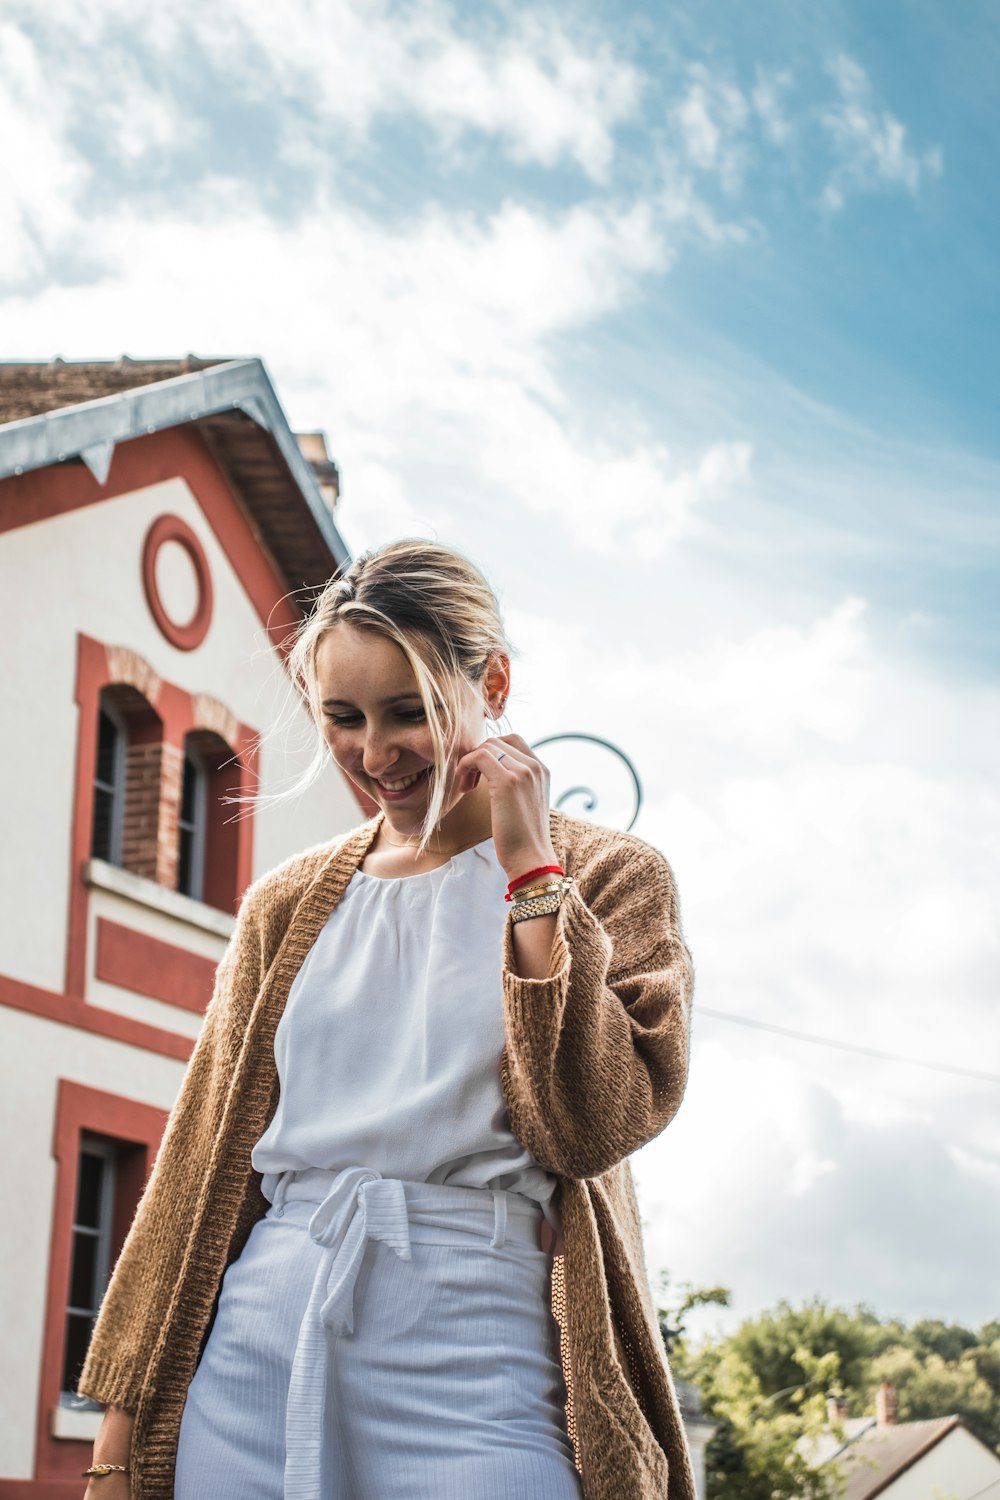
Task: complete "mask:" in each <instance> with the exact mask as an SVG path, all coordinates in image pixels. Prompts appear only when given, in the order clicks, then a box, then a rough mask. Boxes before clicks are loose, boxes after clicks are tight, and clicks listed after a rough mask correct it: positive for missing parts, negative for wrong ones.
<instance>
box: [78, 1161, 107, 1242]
mask: <svg viewBox="0 0 1000 1500" xmlns="http://www.w3.org/2000/svg"><path fill="white" fill-rule="evenodd" d="M106 1170H107V1167H106V1165H105V1161H104V1158H103V1156H91V1155H90V1154H89V1153H88V1152H86V1151H84V1152H83V1153H82V1154H81V1156H80V1181H79V1183H78V1184H77V1190H76V1220H75V1222H76V1223H77V1224H88V1225H89V1226H90V1228H91V1229H97V1228H98V1227H99V1225H100V1222H101V1188H102V1186H103V1183H104V1173H105V1171H106Z"/></svg>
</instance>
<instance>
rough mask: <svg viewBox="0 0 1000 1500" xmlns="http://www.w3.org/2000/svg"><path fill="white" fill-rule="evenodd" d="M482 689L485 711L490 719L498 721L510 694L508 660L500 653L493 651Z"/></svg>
mask: <svg viewBox="0 0 1000 1500" xmlns="http://www.w3.org/2000/svg"><path fill="white" fill-rule="evenodd" d="M484 689H485V695H486V711H487V713H488V714H489V716H490V718H491V719H499V717H500V715H501V714H502V713H503V710H504V705H505V703H506V702H507V697H508V694H509V693H510V658H509V657H508V656H505V655H504V653H503V652H502V651H495V652H494V653H493V655H492V657H491V658H490V662H489V665H488V666H487V668H486V679H485V682H484Z"/></svg>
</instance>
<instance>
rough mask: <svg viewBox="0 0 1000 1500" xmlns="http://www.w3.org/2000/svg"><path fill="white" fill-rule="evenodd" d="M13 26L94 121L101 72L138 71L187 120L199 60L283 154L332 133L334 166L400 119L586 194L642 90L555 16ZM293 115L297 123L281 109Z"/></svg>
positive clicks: (422, 2)
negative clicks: (261, 117)
mask: <svg viewBox="0 0 1000 1500" xmlns="http://www.w3.org/2000/svg"><path fill="white" fill-rule="evenodd" d="M22 13H23V14H24V16H25V18H26V19H27V20H28V21H29V23H30V25H31V26H32V28H33V29H34V30H37V31H39V32H41V33H42V34H44V35H45V36H46V38H47V42H48V48H47V50H48V52H49V55H50V58H51V62H52V65H53V67H54V69H55V72H56V74H57V76H58V78H59V80H60V82H61V83H62V85H63V87H64V88H65V89H66V90H67V91H68V92H70V93H71V94H72V96H73V101H74V103H75V104H76V106H77V107H78V108H80V107H86V108H93V107H94V106H97V108H98V109H99V110H100V111H101V112H104V111H105V110H106V100H107V78H108V71H109V70H110V71H111V72H112V73H119V74H122V75H126V76H127V75H128V74H129V72H130V71H131V70H133V69H134V68H135V66H136V59H145V60H147V61H148V62H149V63H150V64H151V67H150V71H151V72H152V73H155V75H156V76H157V77H158V79H159V80H160V86H161V87H163V88H165V89H172V90H173V94H174V99H175V107H176V109H177V110H178V111H179V112H180V113H181V114H183V112H184V110H185V108H186V107H187V94H186V90H187V88H188V87H189V85H190V76H189V75H190V59H191V58H192V57H197V59H198V68H199V70H204V69H206V68H207V69H208V70H209V71H214V73H215V77H216V79H217V80H218V82H219V83H220V84H221V85H222V86H223V87H224V88H225V91H226V92H227V94H229V95H231V96H235V97H239V98H241V99H242V101H243V102H244V103H248V102H250V103H252V104H253V105H254V106H256V107H259V108H266V109H267V110H268V111H269V112H270V111H272V110H274V108H275V105H276V104H277V105H278V106H279V108H278V109H277V111H276V122H275V128H276V129H277V130H278V131H279V132H281V133H282V135H283V136H285V138H286V140H287V141H289V142H291V141H292V140H295V139H296V138H298V140H299V142H300V144H301V138H302V136H306V137H309V136H310V135H313V134H315V132H316V131H317V130H318V129H320V128H324V129H329V128H331V127H333V128H335V130H336V136H337V140H338V143H339V146H340V148H341V150H344V149H347V148H348V147H349V146H350V145H351V144H352V143H353V144H354V145H355V146H357V145H358V144H360V143H362V142H363V141H365V140H366V139H367V137H368V136H369V135H370V133H371V132H372V130H373V129H374V128H375V127H376V126H377V125H378V124H379V123H380V122H383V121H386V120H391V119H396V120H399V119H404V118H406V119H409V120H416V121H419V122H422V123H424V124H426V125H427V126H428V127H429V128H430V129H431V130H433V131H434V132H435V133H436V134H437V135H438V137H439V142H440V143H442V144H445V145H447V144H449V143H450V144H455V143H457V142H458V141H459V140H460V139H461V138H462V137H463V136H465V135H466V134H468V133H473V134H478V135H480V136H482V137H489V138H491V139H492V140H493V141H495V142H496V143H497V144H498V145H499V146H501V147H502V148H503V149H505V150H506V151H507V153H508V154H509V155H510V156H511V158H512V159H513V160H515V161H517V162H537V163H539V164H541V165H542V166H545V167H553V166H555V165H557V164H559V163H565V162H569V163H573V164H575V165H576V166H577V167H579V168H580V169H581V170H582V171H583V172H585V173H586V174H587V175H588V176H589V177H591V178H593V179H594V180H595V181H604V180H606V178H607V176H608V173H609V171H610V168H611V164H612V161H613V157H614V133H615V130H616V128H617V127H618V126H619V125H621V124H622V123H623V122H625V121H627V120H629V119H631V118H632V117H633V116H634V114H635V112H636V110H637V107H638V104H639V99H640V94H641V87H642V84H641V75H640V73H639V71H638V70H637V69H636V68H635V67H634V66H633V65H632V64H631V63H630V62H628V61H627V60H626V59H624V58H622V57H621V56H619V55H618V54H617V53H616V52H615V50H614V48H613V47H612V46H611V45H609V44H608V42H607V41H606V40H605V39H604V38H602V37H598V36H596V35H593V34H586V33H585V32H584V28H582V27H581V26H580V25H576V26H574V25H572V24H571V23H570V22H569V21H568V20H567V19H566V18H565V17H564V16H562V15H561V14H560V13H559V12H558V11H557V10H556V9H554V8H553V9H549V10H538V11H535V12H532V13H522V14H519V13H518V12H517V11H514V12H512V13H509V14H507V15H503V14H499V15H498V16H497V18H496V19H495V21H494V22H493V23H492V24H491V23H489V22H488V21H487V20H486V19H485V18H483V19H481V20H480V22H479V23H478V24H474V23H471V22H470V20H469V18H468V16H463V14H462V13H461V12H460V11H459V10H456V9H455V8H454V7H452V6H450V5H448V4H445V3H443V0H411V3H409V4H404V5H394V4H390V3H388V0H374V3H368V4H364V3H361V0H330V3H327V4H324V5H322V6H319V5H317V4H315V3H313V0H286V3H285V4H282V5H280V6H275V5H273V4H271V3H269V0H240V3H236V0H219V3H218V4H215V5H213V6H210V7H205V6H203V5H201V4H199V3H197V0H177V3H176V4H174V5H171V6H169V7H163V6H160V5H156V4H152V3H151V0H129V3H127V4H126V3H122V0H106V3H105V4H103V5H102V6H99V7H93V8H91V9H90V10H89V11H88V12H87V13H86V14H83V13H82V12H81V11H80V8H79V7H78V6H76V5H73V4H70V3H66V0H53V3H52V4H51V5H47V6H46V7H44V8H43V9H41V10H39V9H38V8H37V7H32V8H31V9H30V10H29V9H28V8H27V7H22ZM74 44H75V45H76V46H79V47H84V48H86V49H88V50H89V51H90V52H91V53H92V55H99V56H100V58H101V66H100V67H99V68H93V67H92V68H91V69H90V70H89V72H88V70H84V69H80V68H77V67H75V66H74V63H73V52H74ZM50 87H51V80H50ZM292 100H294V101H295V109H294V111H288V110H286V109H283V108H281V107H280V106H281V105H283V104H286V103H288V102H290V101H292ZM141 119H142V116H141V114H140V115H139V117H138V120H139V121H140V122H141ZM108 123H109V126H112V127H113V123H114V122H113V121H109V122H108ZM129 123H130V127H131V126H132V125H134V124H135V123H136V121H135V119H133V118H132V117H131V116H130V121H129ZM153 123H154V126H155V128H154V129H152V130H151V131H149V132H147V134H148V143H149V145H150V146H151V147H152V146H155V145H157V144H158V143H161V141H162V131H163V122H162V121H161V122H160V124H159V125H156V122H155V121H154V122H153ZM143 128H144V127H143ZM134 144H135V137H134V135H133V133H132V129H131V128H130V129H129V130H127V131H125V132H122V133H120V134H117V133H116V132H115V131H114V129H113V128H112V129H110V130H109V138H108V145H109V147H110V148H111V149H112V150H113V151H114V150H116V149H119V148H121V149H123V150H124V151H125V153H126V154H127V153H128V152H129V151H130V150H131V149H132V148H134ZM325 144H326V145H327V146H328V144H329V142H325ZM328 154H329V153H328Z"/></svg>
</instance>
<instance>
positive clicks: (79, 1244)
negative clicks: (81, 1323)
mask: <svg viewBox="0 0 1000 1500" xmlns="http://www.w3.org/2000/svg"><path fill="white" fill-rule="evenodd" d="M96 1267H97V1235H96V1234H88V1233H87V1232H86V1230H84V1231H82V1232H81V1231H79V1230H78V1231H77V1233H76V1234H74V1236H73V1269H72V1272H71V1274H70V1287H69V1302H70V1306H71V1307H87V1308H90V1309H91V1311H95V1310H96V1307H97V1301H98V1296H97V1288H96V1287H95V1286H94V1273H95V1270H96Z"/></svg>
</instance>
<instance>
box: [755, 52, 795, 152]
mask: <svg viewBox="0 0 1000 1500" xmlns="http://www.w3.org/2000/svg"><path fill="white" fill-rule="evenodd" d="M792 82H793V79H792V74H791V73H790V72H788V71H787V69H782V70H781V71H780V72H777V73H762V72H758V74H757V82H756V84H755V85H754V88H753V90H752V92H751V94H750V99H751V102H752V104H753V107H754V110H755V111H756V113H757V117H758V119H759V120H760V122H761V128H762V130H763V132H764V135H765V137H766V138H767V139H768V140H769V141H770V142H771V144H772V145H773V146H784V145H786V144H787V143H788V142H789V140H790V139H791V136H792V123H791V121H790V119H789V118H788V115H787V114H786V113H785V111H784V110H783V108H782V102H781V101H782V95H784V94H785V93H787V92H788V90H789V89H790V88H791V87H792Z"/></svg>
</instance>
